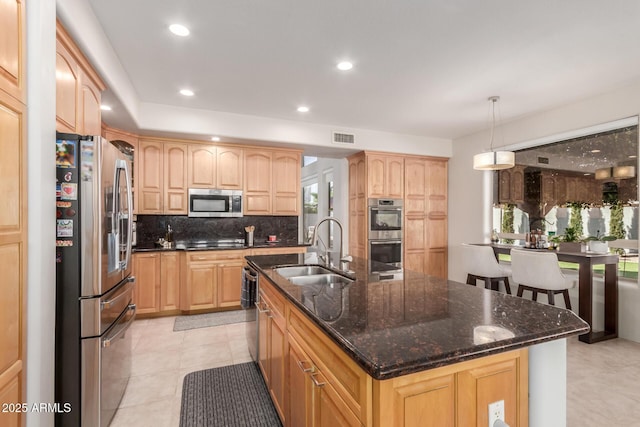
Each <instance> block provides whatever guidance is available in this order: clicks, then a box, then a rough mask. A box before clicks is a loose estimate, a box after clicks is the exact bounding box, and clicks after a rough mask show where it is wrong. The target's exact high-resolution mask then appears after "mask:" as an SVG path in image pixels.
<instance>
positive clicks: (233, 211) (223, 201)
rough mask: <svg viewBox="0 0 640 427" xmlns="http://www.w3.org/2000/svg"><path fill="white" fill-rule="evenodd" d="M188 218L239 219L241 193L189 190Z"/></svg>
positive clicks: (202, 189)
mask: <svg viewBox="0 0 640 427" xmlns="http://www.w3.org/2000/svg"><path fill="white" fill-rule="evenodd" d="M189 216H190V217H241V216H242V191H240V190H214V189H209V188H190V189H189Z"/></svg>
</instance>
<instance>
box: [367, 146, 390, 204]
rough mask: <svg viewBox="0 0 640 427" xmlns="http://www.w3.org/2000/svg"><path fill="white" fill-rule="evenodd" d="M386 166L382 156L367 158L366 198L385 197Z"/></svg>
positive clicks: (369, 156)
mask: <svg viewBox="0 0 640 427" xmlns="http://www.w3.org/2000/svg"><path fill="white" fill-rule="evenodd" d="M386 175H387V164H386V160H385V157H384V156H379V155H368V156H367V190H368V197H386V194H385V180H386Z"/></svg>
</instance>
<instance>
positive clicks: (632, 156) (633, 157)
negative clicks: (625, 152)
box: [629, 154, 638, 159]
mask: <svg viewBox="0 0 640 427" xmlns="http://www.w3.org/2000/svg"><path fill="white" fill-rule="evenodd" d="M637 157H638V156H634V155H633V154H632V155H630V156H629V158H630V159H636V158H637Z"/></svg>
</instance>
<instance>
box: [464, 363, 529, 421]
mask: <svg viewBox="0 0 640 427" xmlns="http://www.w3.org/2000/svg"><path fill="white" fill-rule="evenodd" d="M525 382H526V381H525ZM525 385H526V384H525ZM518 388H520V390H518ZM523 389H524V392H523ZM518 395H520V397H521V398H524V399H526V396H527V394H526V388H524V387H523V384H522V382H521V378H519V370H518V359H512V360H507V361H505V362H500V363H495V364H491V365H485V366H480V367H478V368H475V369H469V370H466V371H463V372H460V373H459V374H458V425H461V426H475V425H477V426H486V425H488V423H489V419H488V414H487V410H486V408H487V407H488V406H489V404H490V403H492V402H497V401H499V400H504V415H505V421H506V423H507V424H509V425H511V426H519V425H526V424H523V421H524V422H525V423H526V418H525V414H523V411H521V409H520V405H519V402H518Z"/></svg>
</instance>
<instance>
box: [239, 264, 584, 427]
mask: <svg viewBox="0 0 640 427" xmlns="http://www.w3.org/2000/svg"><path fill="white" fill-rule="evenodd" d="M310 255H312V254H283V255H264V256H249V257H247V260H248V262H249V263H250V264H251V265H252V266H253V267H255V268H256V269H257V270H258V271H259V272H260V275H261V279H260V284H259V286H260V300H259V304H258V305H259V308H260V310H261V312H262V315H261V317H260V337H261V341H260V342H261V344H260V365H261V369H262V371H263V375H265V380H266V381H267V384H268V387H269V389H270V392H271V395H272V398H273V400H274V403H275V405H276V408H277V409H278V411H279V413H280V416H281V417H282V418H283V420H284V424H285V425H299V424H298V423H302V424H300V425H303V424H306V425H310V424H314V425H316V424H317V423H320V424H324V423H328V424H324V425H329V424H333V425H367V426H369V425H371V426H384V425H414V424H413V423H416V424H415V425H421V423H422V422H423V421H424V419H425V417H426V419H429V420H430V422H431V421H433V422H434V424H433V425H459V426H469V425H487V423H488V413H487V412H488V411H487V405H488V404H489V403H492V402H494V401H501V400H503V401H504V404H505V415H506V421H507V423H509V424H510V425H511V426H516V425H519V426H526V425H528V398H527V393H528V378H529V372H528V352H527V348H528V347H530V346H532V345H536V344H540V343H545V342H548V341H552V340H558V339H562V338H566V337H569V336H572V335H577V334H581V333H584V332H586V331H588V325H587V324H586V323H585V322H583V321H582V320H581V319H579V318H578V317H577V316H575V315H574V314H573V313H571V312H570V311H568V310H564V309H560V308H556V307H552V306H548V305H543V304H538V303H534V302H531V301H528V300H525V299H522V298H517V297H513V296H510V295H505V294H501V293H497V292H493V291H488V290H485V289H482V288H476V287H472V286H469V285H464V284H460V283H456V282H452V281H446V280H443V279H439V278H435V277H432V276H425V275H423V274H420V273H414V272H410V271H405V272H404V274H403V277H402V278H401V279H394V280H380V277H379V275H376V274H370V271H372V269H371V266H370V263H369V262H368V261H367V260H363V259H358V258H356V259H354V260H353V262H351V263H349V265H348V269H349V270H351V273H350V274H348V275H349V276H350V277H351V278H352V279H354V280H353V281H352V282H350V283H342V284H338V285H336V284H335V283H333V284H328V285H322V284H319V283H316V284H313V283H309V284H305V285H296V284H293V283H292V282H291V281H290V280H288V279H287V278H285V277H283V276H282V275H281V274H279V273H278V272H277V271H276V270H275V269H274V267H278V266H283V265H302V264H308V263H310V262H313V260H310ZM373 270H376V269H375V268H374V269H373ZM310 420H313V422H310ZM422 425H424V424H422Z"/></svg>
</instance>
